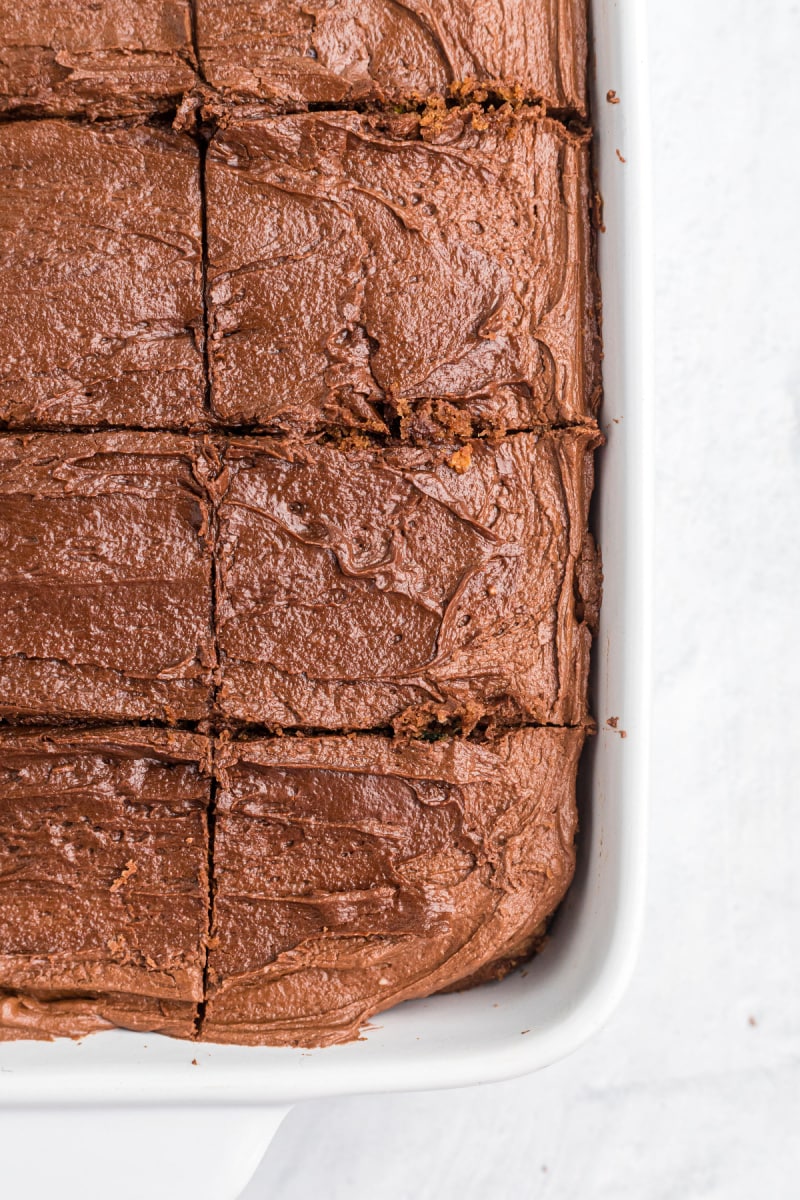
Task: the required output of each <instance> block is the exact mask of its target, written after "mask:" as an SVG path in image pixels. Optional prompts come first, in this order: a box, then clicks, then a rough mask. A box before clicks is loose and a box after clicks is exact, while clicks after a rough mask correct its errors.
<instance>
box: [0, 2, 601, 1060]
mask: <svg viewBox="0 0 800 1200" xmlns="http://www.w3.org/2000/svg"><path fill="white" fill-rule="evenodd" d="M586 59H587V34H586V9H585V5H584V3H583V0H529V3H516V2H514V0H480V2H479V3H477V4H474V3H469V2H468V0H425V3H422V2H421V0H419V2H417V0H413V2H409V3H403V4H396V3H394V0H308V2H306V0H302V2H300V0H243V2H242V3H238V2H234V0H129V2H127V3H125V4H123V3H121V2H120V0H91V2H89V0H66V2H65V3H56V0H28V2H26V3H15V4H12V3H9V2H8V0H0V117H2V118H3V119H2V120H0V304H2V307H3V313H4V319H3V321H2V323H0V1040H6V1039H14V1038H48V1037H58V1036H68V1037H81V1036H83V1035H84V1034H86V1033H90V1032H93V1031H97V1030H108V1029H112V1028H115V1027H116V1028H123V1029H129V1030H134V1031H139V1032H140V1033H141V1032H143V1031H158V1032H161V1033H166V1034H170V1035H173V1036H176V1037H181V1038H188V1039H202V1040H204V1041H218V1042H235V1043H244V1044H266V1045H282V1046H326V1045H329V1044H332V1043H337V1042H342V1041H347V1040H349V1039H352V1038H355V1037H357V1036H358V1035H359V1032H360V1030H361V1029H362V1028H363V1026H364V1023H365V1022H366V1021H367V1020H369V1018H370V1017H371V1016H373V1015H374V1014H375V1013H378V1012H380V1011H382V1010H384V1009H386V1008H387V1007H389V1006H390V1005H393V1004H396V1003H398V1002H399V1001H401V1000H405V999H411V998H414V997H422V996H429V995H431V994H432V993H435V992H441V991H453V990H458V989H461V988H466V987H472V986H474V985H476V984H480V983H483V982H485V981H489V980H493V979H498V978H500V977H502V976H503V975H504V974H505V973H506V972H507V971H509V970H511V969H513V968H514V967H515V966H516V964H517V963H519V962H520V961H522V960H523V959H525V958H526V957H528V956H529V955H531V954H533V953H536V952H538V951H539V950H540V949H541V948H542V947H543V945H544V941H545V935H546V932H547V929H548V922H549V920H550V917H551V916H552V914H553V912H554V911H555V909H556V908H557V906H558V905H559V903H560V901H561V899H562V897H563V896H564V893H565V891H566V889H567V887H568V886H569V883H570V880H571V878H572V874H573V869H574V864H575V832H576V826H577V814H576V805H575V777H576V770H577V767H578V759H579V756H580V752H581V747H582V745H583V742H584V739H585V737H586V735H587V734H588V733H590V732H591V731H592V728H593V726H592V719H591V714H590V711H589V708H588V701H587V676H588V670H589V655H590V646H591V640H592V635H593V632H594V629H595V627H596V622H597V615H598V606H599V603H600V590H601V568H600V562H599V555H598V552H597V550H596V548H595V545H594V541H593V539H592V536H591V533H590V531H589V505H590V500H591V493H592V483H593V457H594V451H595V449H596V448H597V447H598V445H599V444H600V443H601V441H602V436H601V434H600V432H599V429H598V425H597V419H596V418H597V411H598V406H599V401H600V387H601V385H600V359H601V353H600V341H599V330H598V312H599V297H598V291H597V286H596V278H595V263H594V244H593V224H592V218H591V212H592V208H593V205H594V199H595V198H594V196H593V185H592V174H591V163H590V146H591V130H590V128H589V127H588V123H587V118H588V113H587V108H586V80H585V71H586ZM531 982H533V981H531Z"/></svg>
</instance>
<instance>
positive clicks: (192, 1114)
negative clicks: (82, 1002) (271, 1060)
mask: <svg viewBox="0 0 800 1200" xmlns="http://www.w3.org/2000/svg"><path fill="white" fill-rule="evenodd" d="M288 1111H289V1110H288V1108H278V1107H252V1108H228V1107H225V1108H222V1107H220V1108H215V1107H202V1108H201V1107H195V1108H167V1107H164V1108H158V1107H150V1106H148V1107H144V1106H142V1107H136V1108H133V1107H131V1108H117V1107H113V1106H109V1107H106V1108H100V1107H92V1108H52V1109H42V1108H35V1109H34V1108H30V1109H12V1110H5V1111H3V1112H2V1113H0V1162H2V1178H3V1194H4V1195H6V1196H9V1197H10V1196H18V1197H22V1196H24V1197H25V1200H51V1198H52V1197H53V1196H59V1197H61V1198H62V1200H109V1197H113V1198H114V1200H143V1197H146V1198H147V1200H237V1197H239V1196H240V1195H241V1192H242V1191H243V1189H244V1188H245V1187H246V1186H247V1184H248V1183H249V1181H250V1179H251V1178H252V1177H253V1175H254V1173H255V1171H256V1169H257V1167H258V1165H259V1163H260V1162H261V1159H262V1158H263V1156H264V1153H265V1151H266V1149H267V1147H268V1146H269V1144H270V1142H271V1141H272V1139H273V1137H274V1135H275V1133H276V1132H277V1130H278V1127H279V1125H280V1123H281V1121H282V1120H283V1118H284V1117H285V1116H286V1113H287V1112H288Z"/></svg>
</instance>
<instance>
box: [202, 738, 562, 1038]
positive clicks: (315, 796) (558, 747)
mask: <svg viewBox="0 0 800 1200" xmlns="http://www.w3.org/2000/svg"><path fill="white" fill-rule="evenodd" d="M582 742H583V731H582V730H580V729H559V730H556V729H524V730H519V731H517V732H515V733H513V734H510V735H508V736H507V737H504V738H502V739H500V740H498V741H496V742H494V743H493V744H487V745H482V744H477V743H470V742H463V741H458V740H453V739H445V740H443V741H440V742H436V743H434V744H431V745H425V744H421V743H405V744H403V743H400V744H398V743H396V742H392V741H390V740H387V739H385V738H382V737H376V736H369V735H366V736H365V735H362V736H358V737H351V738H332V737H326V738H283V739H276V740H273V741H268V742H263V741H259V742H249V743H248V742H245V743H238V744H233V745H229V746H223V747H222V749H221V751H220V755H219V761H218V771H219V775H220V780H221V787H220V791H219V792H218V796H217V816H216V834H215V852H214V859H215V869H214V889H215V899H214V914H213V926H212V940H211V949H210V952H209V973H208V980H209V986H208V998H207V1002H206V1008H205V1018H204V1020H203V1022H202V1025H201V1030H200V1033H201V1037H203V1038H204V1039H206V1040H209V1041H217V1042H244V1043H255V1044H269V1045H281V1044H291V1045H302V1046H323V1045H329V1044H330V1043H332V1042H342V1041H348V1040H350V1039H351V1038H353V1037H356V1036H357V1035H358V1032H359V1029H360V1028H361V1026H362V1025H363V1023H364V1022H365V1021H366V1020H367V1018H369V1017H370V1016H371V1015H372V1014H373V1013H376V1012H379V1011H380V1010H381V1009H384V1008H388V1007H389V1006H390V1005H392V1004H396V1003H397V1002H398V1001H400V1000H407V999H411V998H413V997H415V996H425V995H430V994H431V993H432V992H436V991H440V990H441V989H443V988H448V987H452V986H453V985H454V984H457V983H459V982H461V983H464V982H468V981H472V980H474V979H475V978H485V977H487V976H489V975H492V974H494V975H499V974H502V973H503V972H504V971H505V970H507V969H508V968H509V966H510V965H512V964H513V963H514V962H515V961H517V960H518V959H519V958H520V957H522V956H524V955H526V954H527V953H529V952H530V949H531V947H532V945H534V944H536V942H537V941H538V940H540V939H541V936H542V933H543V928H544V925H543V923H544V921H545V919H546V918H547V916H548V915H549V914H550V913H551V912H552V911H553V909H554V908H555V906H556V905H557V904H558V902H559V901H560V899H561V897H562V896H563V894H564V892H565V890H566V888H567V886H568V884H569V882H570V879H571V877H572V872H573V867H574V849H573V837H574V833H575V825H576V814H575V803H574V784H575V771H576V766H577V761H578V755H579V753H580V749H581V744H582Z"/></svg>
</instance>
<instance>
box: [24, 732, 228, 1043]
mask: <svg viewBox="0 0 800 1200" xmlns="http://www.w3.org/2000/svg"><path fill="white" fill-rule="evenodd" d="M210 789H211V784H210V753H209V742H208V739H206V738H204V737H199V736H196V735H192V734H188V733H183V732H167V731H164V730H156V729H131V728H127V729H126V728H100V729H92V730H81V729H61V730H59V729H36V730H9V729H5V730H3V731H0V1040H3V1039H12V1038H47V1037H56V1036H66V1037H80V1036H82V1035H83V1034H85V1033H91V1032H93V1031H95V1030H101V1029H108V1028H111V1027H113V1026H122V1027H124V1028H128V1029H138V1030H157V1031H158V1032H160V1033H169V1034H172V1035H174V1036H178V1037H191V1036H192V1034H193V1032H194V1025H195V1018H196V1015H197V1006H198V1004H199V1002H200V1001H201V1000H202V998H203V967H204V963H205V949H206V938H207V927H208V835H207V812H208V804H209V797H210Z"/></svg>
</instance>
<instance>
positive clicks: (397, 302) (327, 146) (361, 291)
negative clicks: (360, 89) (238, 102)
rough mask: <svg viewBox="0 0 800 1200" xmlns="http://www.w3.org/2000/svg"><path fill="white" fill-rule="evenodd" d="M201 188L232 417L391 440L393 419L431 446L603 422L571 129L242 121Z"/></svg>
mask: <svg viewBox="0 0 800 1200" xmlns="http://www.w3.org/2000/svg"><path fill="white" fill-rule="evenodd" d="M426 121H427V123H426ZM206 189H207V202H208V244H209V265H208V281H209V283H208V311H209V327H210V337H211V342H210V351H211V370H212V401H213V407H214V411H215V413H216V415H217V416H218V417H219V418H220V419H221V420H224V421H226V422H233V423H241V422H245V423H255V424H256V425H258V426H260V427H263V428H266V429H270V430H275V429H283V430H287V431H298V430H300V431H306V430H313V429H319V428H344V429H348V428H356V429H372V430H379V431H384V432H385V431H386V429H387V421H388V422H390V423H391V421H392V420H393V419H396V418H397V417H399V418H401V420H402V423H403V432H405V433H410V434H412V435H416V436H418V437H420V438H421V439H422V440H426V439H427V438H428V437H429V435H430V432H431V428H432V427H433V428H435V427H436V426H437V425H438V426H442V425H443V426H444V427H445V430H450V431H452V432H455V433H457V434H459V435H463V434H466V435H467V436H468V435H469V432H470V431H471V430H472V429H475V430H476V431H480V430H483V429H491V430H501V431H502V430H504V429H506V428H508V429H523V428H530V427H531V426H536V425H540V424H550V423H559V424H560V423H565V422H588V421H589V420H590V419H591V418H592V416H593V414H594V412H595V409H596V405H597V402H598V397H599V373H598V372H599V343H598V334H597V320H596V311H595V292H594V274H593V266H592V256H591V238H590V230H589V203H590V194H591V188H590V177H589V161H588V146H587V143H586V140H585V139H583V138H579V137H576V136H574V135H573V134H571V133H569V132H568V131H566V130H565V128H564V127H563V126H562V125H560V124H558V123H556V122H554V121H549V120H539V119H537V118H536V117H535V116H534V115H532V114H531V113H530V112H527V113H525V114H522V115H517V116H514V115H509V114H508V113H505V114H500V115H495V116H493V117H489V116H486V115H485V114H483V113H480V114H479V113H477V112H472V113H470V112H463V111H461V110H451V111H449V112H448V113H442V114H439V115H438V116H436V117H435V119H434V120H432V121H428V119H427V118H424V117H423V118H420V117H418V116H416V115H406V116H398V117H394V118H391V117H389V118H386V117H383V118H379V117H376V116H372V117H370V116H360V115H358V114H355V113H347V112H334V113H325V114H323V113H314V114H307V115H299V116H288V117H279V118H272V119H266V120H260V121H255V120H253V121H246V122H241V123H240V124H234V125H232V126H230V127H228V128H225V129H223V130H221V131H220V132H218V133H217V134H216V136H215V137H214V138H213V140H212V142H211V145H210V147H209V152H208V160H207V166H206Z"/></svg>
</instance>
